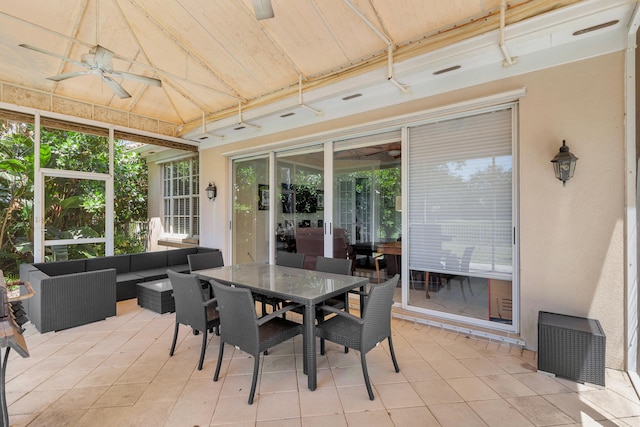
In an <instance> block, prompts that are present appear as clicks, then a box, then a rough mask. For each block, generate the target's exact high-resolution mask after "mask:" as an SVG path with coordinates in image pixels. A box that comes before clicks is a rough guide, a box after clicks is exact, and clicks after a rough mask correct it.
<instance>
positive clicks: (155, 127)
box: [0, 0, 580, 136]
mask: <svg viewBox="0 0 640 427" xmlns="http://www.w3.org/2000/svg"><path fill="white" fill-rule="evenodd" d="M579 1H580V0H512V1H509V2H508V4H507V9H506V14H505V16H506V23H507V24H513V23H516V22H520V21H524V20H527V19H530V18H532V17H536V16H538V15H540V14H544V13H546V12H549V11H552V10H556V9H559V8H563V7H566V6H569V5H571V4H574V3H578V2H579ZM272 4H273V10H274V14H275V16H274V17H273V18H271V19H264V20H258V19H256V16H255V12H254V8H253V5H252V2H251V0H171V1H169V0H84V1H78V0H56V1H51V0H23V1H5V2H0V58H1V60H0V89H1V91H0V101H2V102H6V103H12V104H18V105H24V106H28V107H33V108H38V109H42V110H47V111H56V112H60V113H64V114H67V115H71V116H78V117H83V118H89V119H96V120H101V121H105V122H113V123H116V124H119V125H123V126H129V127H132V128H138V129H142V130H149V131H153V132H157V133H161V134H166V135H170V136H180V135H182V134H184V133H186V132H188V131H190V130H193V129H194V128H197V127H198V126H201V124H202V123H203V117H204V118H205V119H206V121H207V122H214V121H216V120H220V119H223V118H228V117H230V116H232V115H237V114H238V112H239V111H240V110H244V111H249V110H251V109H252V108H257V107H260V106H263V105H265V104H268V103H272V102H277V101H279V100H282V99H284V98H287V97H296V96H298V94H299V90H300V89H301V88H304V90H311V89H313V88H318V87H322V86H326V85H331V84H335V83H338V82H339V81H341V79H344V78H347V77H350V76H354V75H358V74H359V73H364V72H367V71H370V70H371V69H375V68H385V67H387V65H388V60H389V56H388V53H389V47H391V51H392V56H393V61H402V60H406V59H409V58H412V57H414V56H417V55H420V54H423V53H425V52H428V51H432V50H435V49H439V48H442V47H445V46H448V45H451V44H453V43H456V42H460V41H461V40H465V39H468V38H470V37H472V36H476V35H479V34H483V33H486V32H488V31H493V30H496V29H497V28H498V27H499V25H500V8H501V1H500V0H447V1H444V0H394V1H389V0H272ZM20 44H28V45H31V46H35V47H37V48H39V49H42V50H46V51H49V52H52V53H54V54H55V55H57V57H56V56H52V55H47V54H44V53H41V52H37V51H34V50H30V49H25V48H22V47H20V46H19V45H20ZM98 44H99V45H101V46H104V47H106V48H107V49H110V50H111V51H113V52H115V56H114V57H113V59H112V65H113V69H115V70H120V71H126V72H130V73H135V74H141V75H144V76H148V77H153V78H157V79H160V80H161V82H162V86H161V87H155V86H148V85H145V84H143V83H139V82H136V81H131V80H120V79H117V78H116V80H117V81H118V82H119V83H120V84H121V85H122V86H123V87H124V88H125V89H126V90H127V91H128V92H129V93H130V94H131V95H132V96H131V97H130V98H125V99H122V98H120V97H118V96H116V95H115V94H114V92H113V91H112V90H111V89H110V88H109V87H108V86H107V85H105V84H104V83H103V81H102V80H101V79H100V78H99V76H97V75H92V74H88V75H84V76H80V77H75V78H72V79H68V80H63V81H60V82H55V81H52V80H48V79H47V77H50V76H55V75H58V74H62V73H68V72H74V71H78V70H81V67H79V66H78V65H77V64H75V63H74V62H70V61H65V60H63V59H61V58H60V57H68V58H71V59H72V60H74V61H81V58H82V55H83V54H85V53H87V52H89V50H90V49H91V48H92V47H94V46H95V45H98Z"/></svg>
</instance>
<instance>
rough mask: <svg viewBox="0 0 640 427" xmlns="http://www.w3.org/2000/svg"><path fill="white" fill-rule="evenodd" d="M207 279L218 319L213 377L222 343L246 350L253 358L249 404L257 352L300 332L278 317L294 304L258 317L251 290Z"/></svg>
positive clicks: (258, 359)
mask: <svg viewBox="0 0 640 427" xmlns="http://www.w3.org/2000/svg"><path fill="white" fill-rule="evenodd" d="M210 283H211V287H212V288H213V292H214V293H215V295H216V299H217V300H218V311H219V312H220V323H221V326H220V352H219V354H218V364H217V365H216V372H215V374H214V375H213V380H214V381H218V376H219V374H220V366H221V364H222V356H223V354H224V346H225V344H229V345H232V346H234V347H236V348H238V349H240V350H242V351H244V352H245V353H248V354H250V355H251V356H253V358H254V364H253V379H252V381H251V391H250V392H249V405H251V404H252V403H253V397H254V395H255V392H256V384H257V381H258V372H259V370H260V354H261V353H263V352H265V351H267V350H268V349H270V348H271V347H274V346H276V345H278V344H280V343H282V342H284V341H286V340H288V339H291V338H293V337H295V336H296V335H298V334H300V333H302V325H301V324H299V323H296V322H292V321H290V320H286V319H283V318H282V317H279V316H280V315H281V314H283V313H285V312H287V311H289V310H292V309H293V308H294V307H295V305H287V306H285V307H284V308H282V309H280V310H277V311H275V312H273V313H270V314H268V315H267V316H264V317H260V318H258V316H257V315H256V310H255V303H254V301H253V297H252V296H251V291H249V290H248V289H245V288H236V287H231V286H226V285H222V284H220V283H218V282H216V281H215V280H211V281H210Z"/></svg>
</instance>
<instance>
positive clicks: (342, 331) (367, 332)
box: [316, 274, 400, 400]
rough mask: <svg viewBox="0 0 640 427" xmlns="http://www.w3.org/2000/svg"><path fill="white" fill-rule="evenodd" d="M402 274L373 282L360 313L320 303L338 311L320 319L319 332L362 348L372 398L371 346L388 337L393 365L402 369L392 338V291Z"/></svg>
mask: <svg viewBox="0 0 640 427" xmlns="http://www.w3.org/2000/svg"><path fill="white" fill-rule="evenodd" d="M399 278H400V276H399V275H397V274H396V275H395V276H394V277H393V278H391V279H389V280H387V281H386V282H384V283H381V284H378V285H372V286H371V289H370V290H369V292H368V293H367V295H365V298H364V300H365V305H364V307H363V308H362V313H361V317H357V316H354V315H352V314H350V313H347V312H345V311H342V310H338V309H336V308H334V307H331V306H321V307H320V308H321V309H322V310H325V311H327V312H329V313H335V314H336V315H335V316H334V317H332V318H330V319H327V320H325V321H324V322H321V323H318V326H317V327H316V336H317V337H319V338H320V339H325V340H329V341H332V342H335V343H336V344H340V345H344V346H346V347H349V348H352V349H354V350H356V351H359V352H360V362H361V364H362V374H363V375H364V382H365V385H366V387H367V392H368V393H369V399H371V400H373V398H374V397H373V390H372V389H371V382H370V380H369V373H368V371H367V360H366V354H367V353H368V352H369V351H370V350H371V349H373V348H375V347H376V346H377V345H378V344H379V343H380V342H381V341H383V340H384V339H387V340H388V341H389V352H390V353H391V360H392V361H393V366H394V368H395V370H396V372H400V368H399V367H398V361H397V360H396V355H395V352H394V350H393V341H392V340H391V306H392V305H393V293H394V291H395V288H396V286H397V284H398V279H399Z"/></svg>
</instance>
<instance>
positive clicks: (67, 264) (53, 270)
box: [34, 259, 86, 276]
mask: <svg viewBox="0 0 640 427" xmlns="http://www.w3.org/2000/svg"><path fill="white" fill-rule="evenodd" d="M34 266H36V267H37V268H38V270H40V271H42V272H43V273H44V274H46V275H48V276H61V275H63V274H74V273H84V272H85V271H86V263H85V260H84V259H74V260H71V261H54V262H39V263H37V264H34Z"/></svg>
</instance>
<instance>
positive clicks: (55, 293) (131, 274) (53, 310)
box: [20, 247, 218, 333]
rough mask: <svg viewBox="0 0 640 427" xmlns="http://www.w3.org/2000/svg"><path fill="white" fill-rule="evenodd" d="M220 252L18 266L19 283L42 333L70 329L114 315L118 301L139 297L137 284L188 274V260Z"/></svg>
mask: <svg viewBox="0 0 640 427" xmlns="http://www.w3.org/2000/svg"><path fill="white" fill-rule="evenodd" d="M217 250H218V249H213V248H205V247H192V248H180V249H171V250H166V251H157V252H144V253H139V254H130V255H114V256H106V257H97V258H88V259H79V260H69V261H56V262H47V263H35V264H22V265H20V280H22V281H29V283H31V286H32V287H33V289H34V291H35V296H34V297H32V298H30V299H28V300H26V301H25V304H24V306H25V309H26V311H27V316H28V317H29V320H30V321H31V323H33V324H34V325H35V327H36V328H37V329H38V331H40V332H41V333H45V332H49V331H57V330H61V329H67V328H72V327H74V326H80V325H84V324H87V323H91V322H96V321H98V320H103V319H106V318H107V317H110V316H115V315H116V301H122V300H126V299H131V298H135V297H136V284H138V283H140V282H148V281H151V280H158V279H163V278H166V277H167V269H171V270H174V271H178V272H188V271H189V263H188V261H187V255H189V254H196V253H203V252H212V251H217Z"/></svg>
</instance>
